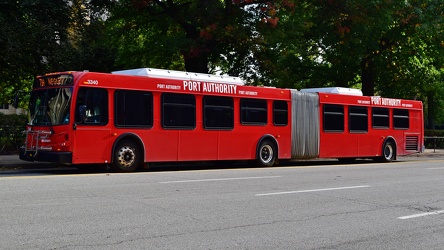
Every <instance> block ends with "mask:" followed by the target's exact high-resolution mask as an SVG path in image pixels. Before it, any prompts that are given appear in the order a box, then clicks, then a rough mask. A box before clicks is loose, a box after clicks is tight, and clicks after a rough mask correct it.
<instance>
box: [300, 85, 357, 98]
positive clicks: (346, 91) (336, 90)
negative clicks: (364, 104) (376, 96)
mask: <svg viewBox="0 0 444 250" xmlns="http://www.w3.org/2000/svg"><path fill="white" fill-rule="evenodd" d="M301 92H316V93H330V94H342V95H355V96H363V94H362V91H361V90H360V89H352V88H343V87H330V88H309V89H301Z"/></svg>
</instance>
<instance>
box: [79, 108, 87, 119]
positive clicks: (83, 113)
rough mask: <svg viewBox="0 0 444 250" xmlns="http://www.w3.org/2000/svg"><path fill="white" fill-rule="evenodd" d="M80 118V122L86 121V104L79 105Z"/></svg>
mask: <svg viewBox="0 0 444 250" xmlns="http://www.w3.org/2000/svg"><path fill="white" fill-rule="evenodd" d="M79 113H80V119H81V120H82V122H86V105H80V106H79Z"/></svg>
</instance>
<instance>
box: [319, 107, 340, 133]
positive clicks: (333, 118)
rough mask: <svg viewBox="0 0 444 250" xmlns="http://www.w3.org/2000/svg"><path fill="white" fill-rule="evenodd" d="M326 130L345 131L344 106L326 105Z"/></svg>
mask: <svg viewBox="0 0 444 250" xmlns="http://www.w3.org/2000/svg"><path fill="white" fill-rule="evenodd" d="M323 112H324V117H323V118H324V122H323V125H324V131H326V132H343V131H344V106H342V105H330V104H327V105H324V108H323Z"/></svg>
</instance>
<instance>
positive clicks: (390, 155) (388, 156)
mask: <svg viewBox="0 0 444 250" xmlns="http://www.w3.org/2000/svg"><path fill="white" fill-rule="evenodd" d="M395 157H396V146H395V144H394V143H393V142H392V141H386V142H385V143H384V146H383V147H382V157H381V161H382V162H392V161H393V160H395Z"/></svg>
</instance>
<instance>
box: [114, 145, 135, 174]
mask: <svg viewBox="0 0 444 250" xmlns="http://www.w3.org/2000/svg"><path fill="white" fill-rule="evenodd" d="M141 162H142V154H141V151H140V149H139V147H138V146H137V145H136V144H135V143H134V142H133V141H130V140H124V141H121V142H119V143H118V144H117V146H116V148H115V151H114V159H113V163H112V164H111V168H112V169H113V170H114V171H116V172H122V173H128V172H134V171H135V170H136V169H137V168H139V166H140V165H141Z"/></svg>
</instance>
